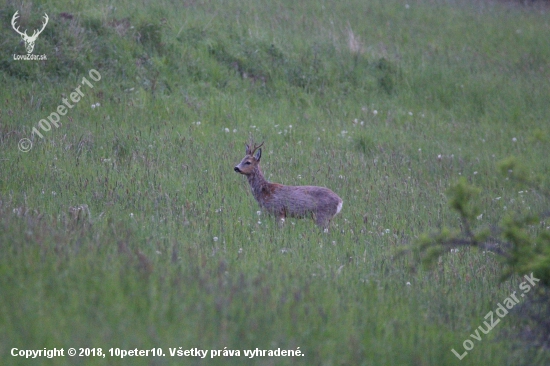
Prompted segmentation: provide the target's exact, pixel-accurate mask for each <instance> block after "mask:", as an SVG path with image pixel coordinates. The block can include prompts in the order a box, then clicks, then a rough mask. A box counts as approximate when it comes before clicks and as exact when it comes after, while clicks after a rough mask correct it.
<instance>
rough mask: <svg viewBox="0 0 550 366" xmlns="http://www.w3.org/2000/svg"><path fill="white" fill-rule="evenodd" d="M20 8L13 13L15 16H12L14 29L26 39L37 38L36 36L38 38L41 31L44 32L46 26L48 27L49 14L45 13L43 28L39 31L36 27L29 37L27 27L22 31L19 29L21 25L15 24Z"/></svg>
mask: <svg viewBox="0 0 550 366" xmlns="http://www.w3.org/2000/svg"><path fill="white" fill-rule="evenodd" d="M18 13H19V10H18V11H16V12H15V14H13V17H12V18H11V26H12V27H13V29H14V30H15V31H16V32H17V33H19V34H20V35H21V36H22V37H24V38H26V39H29V40H35V39H36V38H38V35H39V34H40V33H42V31H43V30H44V28H46V24H48V20H49V19H50V18H48V14H46V13H44V22H42V29H40V30H39V31H37V30H36V29H35V30H34V32H33V34H32V36H30V37H29V35H28V34H27V30H26V29H25V32H21V31H20V30H19V27H16V26H15V21H16V20H17V18H19V15H18Z"/></svg>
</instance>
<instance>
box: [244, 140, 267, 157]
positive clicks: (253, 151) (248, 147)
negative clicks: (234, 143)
mask: <svg viewBox="0 0 550 366" xmlns="http://www.w3.org/2000/svg"><path fill="white" fill-rule="evenodd" d="M250 144H252V145H253V146H254V148H253V149H251V148H250V145H248V144H247V145H246V153H247V154H248V155H254V153H255V152H256V150H258V149H259V148H260V147H262V145H263V144H264V143H263V142H262V143H261V144H259V145H257V146H256V144H255V143H252V141H251V142H250Z"/></svg>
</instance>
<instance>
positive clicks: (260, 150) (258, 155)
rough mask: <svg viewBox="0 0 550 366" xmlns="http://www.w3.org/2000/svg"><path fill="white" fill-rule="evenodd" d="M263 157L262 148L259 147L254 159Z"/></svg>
mask: <svg viewBox="0 0 550 366" xmlns="http://www.w3.org/2000/svg"><path fill="white" fill-rule="evenodd" d="M261 157H262V149H258V152H256V154H255V155H254V159H256V160H258V161H260V158H261Z"/></svg>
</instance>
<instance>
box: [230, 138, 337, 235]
mask: <svg viewBox="0 0 550 366" xmlns="http://www.w3.org/2000/svg"><path fill="white" fill-rule="evenodd" d="M262 145H263V144H261V145H259V146H256V145H254V148H253V149H251V148H250V146H249V145H246V155H245V157H244V158H243V160H242V161H241V162H240V163H239V165H237V166H236V167H235V171H236V172H237V173H240V174H243V175H246V177H247V179H248V183H249V184H250V187H251V188H252V195H253V196H254V198H255V199H256V201H258V203H259V204H260V207H261V208H263V209H265V210H266V211H267V212H269V213H271V214H274V215H276V216H277V218H278V219H280V220H281V221H284V219H285V218H286V217H296V218H303V217H313V219H314V220H315V223H316V224H317V225H318V226H320V227H322V228H325V229H327V228H328V226H329V224H330V221H331V220H332V218H333V217H334V216H335V215H336V214H337V213H338V212H340V210H341V208H342V203H343V201H342V199H341V198H340V197H338V195H337V194H336V193H334V192H333V191H331V190H330V189H328V188H325V187H317V186H285V185H283V184H278V183H269V182H268V181H267V180H266V179H265V178H264V175H263V173H262V170H261V169H260V159H261V155H262V150H261V149H260V147H261V146H262ZM256 150H258V152H257V153H256V154H254V152H255V151H256Z"/></svg>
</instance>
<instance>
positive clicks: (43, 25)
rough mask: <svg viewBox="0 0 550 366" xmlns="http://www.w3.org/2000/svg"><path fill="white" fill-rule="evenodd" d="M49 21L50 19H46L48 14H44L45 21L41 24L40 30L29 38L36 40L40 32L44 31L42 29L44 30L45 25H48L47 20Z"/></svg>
mask: <svg viewBox="0 0 550 366" xmlns="http://www.w3.org/2000/svg"><path fill="white" fill-rule="evenodd" d="M49 19H50V18H48V14H46V13H44V20H45V21H44V22H42V29H40V30H39V31H37V30H35V31H34V32H33V34H32V36H31V37H30V38H34V39H36V38H38V35H39V34H40V33H42V31H43V30H44V28H46V24H48V20H49Z"/></svg>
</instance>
